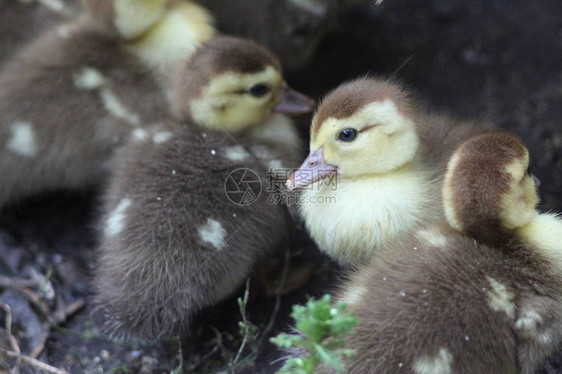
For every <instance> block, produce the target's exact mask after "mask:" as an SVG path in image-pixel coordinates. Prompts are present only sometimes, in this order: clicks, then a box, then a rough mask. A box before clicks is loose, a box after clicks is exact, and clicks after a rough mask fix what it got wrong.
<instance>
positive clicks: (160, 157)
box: [95, 116, 296, 337]
mask: <svg viewBox="0 0 562 374" xmlns="http://www.w3.org/2000/svg"><path fill="white" fill-rule="evenodd" d="M273 118H276V116H274V117H273ZM274 125H275V126H276V127H277V126H278V125H279V123H275V124H274ZM143 139H144V140H138V139H136V140H133V142H132V143H131V144H130V145H129V146H128V147H127V148H126V149H124V150H122V151H121V152H120V153H119V156H118V157H117V158H116V162H117V165H116V168H115V177H114V178H113V179H112V182H111V184H110V186H109V189H108V192H107V193H106V202H105V205H104V211H105V215H104V219H103V221H102V224H103V227H102V230H103V240H102V243H101V246H100V250H101V257H100V261H99V264H98V266H97V271H96V276H95V285H96V290H97V302H98V304H99V305H100V306H101V308H102V309H103V310H104V312H105V314H106V315H107V318H108V327H109V328H110V330H111V331H112V332H114V333H115V334H122V335H126V336H127V335H133V336H141V337H161V336H169V335H175V334H178V333H181V332H185V331H186V329H187V328H188V326H189V323H190V321H191V320H192V318H193V316H194V314H195V313H197V312H199V311H201V310H202V309H203V308H205V307H208V306H211V305H213V304H215V303H217V302H218V301H220V300H222V299H224V298H225V297H227V296H229V295H230V294H231V293H232V292H234V291H235V290H236V288H237V287H238V286H240V284H241V283H243V281H244V279H246V277H247V276H248V275H249V274H250V271H251V268H252V266H253V265H254V264H255V263H256V262H257V261H258V260H259V259H262V258H263V257H264V256H265V255H267V254H269V253H272V252H273V251H274V250H275V249H277V248H278V247H279V246H280V245H282V244H283V243H284V241H286V240H288V232H289V225H288V220H287V218H288V217H287V215H286V214H287V213H286V210H285V208H284V207H283V206H281V205H275V204H269V203H268V202H267V198H268V196H269V194H268V192H267V183H266V171H267V170H268V166H267V163H268V162H269V161H268V160H269V158H271V157H273V158H276V159H283V157H286V156H285V155H284V152H285V151H284V150H285V149H286V147H285V146H282V145H280V144H279V143H277V144H278V145H279V148H278V150H276V149H275V148H273V147H271V146H270V144H268V143H267V142H264V141H263V140H260V139H259V136H253V135H252V136H250V135H248V137H246V138H245V137H238V138H237V139H238V141H237V142H233V141H232V140H231V139H230V138H229V137H226V136H225V135H224V134H223V133H221V132H213V131H206V130H202V129H200V128H197V127H195V126H192V125H187V126H184V127H182V128H180V129H178V130H175V131H174V132H171V131H170V132H167V131H166V130H163V129H160V130H159V132H147V134H146V136H145V137H143ZM157 139H158V140H159V141H156V140H157ZM259 147H262V148H261V150H260V148H259ZM253 150H255V152H256V153H254V151H253ZM259 152H261V154H259V155H258V154H257V153H259ZM260 157H265V158H264V159H263V163H262V160H260ZM294 161H296V160H294ZM239 168H248V169H251V170H253V171H255V172H256V173H257V175H259V178H260V179H261V183H262V186H261V188H262V192H261V195H260V196H259V198H258V199H257V201H255V202H253V203H252V204H249V205H237V204H234V203H233V202H232V201H230V200H229V199H228V197H227V195H226V193H225V181H226V180H227V177H228V175H229V174H230V173H231V172H233V171H234V170H236V169H239ZM237 176H238V177H240V175H238V174H237ZM252 176H253V174H248V175H247V178H246V179H248V178H250V177H252ZM250 179H251V178H250ZM227 184H228V185H227V186H226V187H228V188H234V186H233V185H232V183H230V182H228V183H227Z"/></svg>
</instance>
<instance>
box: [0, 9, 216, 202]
mask: <svg viewBox="0 0 562 374" xmlns="http://www.w3.org/2000/svg"><path fill="white" fill-rule="evenodd" d="M109 3H110V2H108V1H104V2H97V1H93V0H92V1H86V5H88V4H96V6H98V7H99V6H101V5H103V4H109ZM111 3H112V4H114V5H115V12H114V16H115V24H116V27H117V26H119V27H118V28H119V29H120V30H121V29H122V31H121V32H122V34H123V35H125V36H127V37H129V36H130V37H133V34H134V33H133V30H134V31H136V32H141V31H139V30H144V29H146V28H148V27H149V29H148V30H144V33H143V34H142V35H141V36H139V37H137V38H136V39H135V40H134V41H132V42H126V41H124V39H123V38H122V37H120V36H116V35H114V33H112V32H110V31H108V30H106V28H104V27H102V25H103V24H102V23H101V22H100V21H98V20H97V19H96V17H97V18H99V17H100V16H99V14H97V13H96V14H95V17H94V16H92V14H90V13H88V12H86V13H85V14H83V15H82V16H81V17H80V18H79V19H77V20H76V21H73V22H72V23H70V24H65V25H62V26H60V27H58V28H57V29H56V30H53V31H52V32H50V33H47V34H45V35H43V36H42V37H40V38H38V39H37V40H35V41H34V42H32V43H31V44H30V45H29V46H27V47H25V48H24V49H23V50H22V51H21V52H20V53H19V54H17V55H16V56H15V57H14V58H13V59H12V60H11V61H10V62H9V63H7V64H6V66H5V67H4V69H3V71H2V73H1V74H0V158H1V159H2V162H0V174H1V175H2V176H3V177H2V180H1V181H0V207H1V206H2V205H4V204H5V203H7V202H11V201H16V200H19V199H20V198H22V197H25V196H28V195H31V194H36V193H39V192H43V191H46V190H54V189H61V188H83V187H85V186H88V185H97V184H99V183H100V182H101V181H103V180H104V178H105V177H106V176H107V171H108V161H109V159H110V156H111V155H112V154H113V151H114V150H115V149H116V148H117V147H119V146H121V145H122V144H123V141H124V139H125V138H126V137H127V136H128V134H130V133H131V132H133V131H135V130H137V129H139V128H141V127H143V126H148V125H152V124H154V123H155V122H157V121H158V120H160V119H161V118H162V117H164V116H167V115H168V114H169V111H170V105H169V101H168V98H167V91H168V88H167V87H168V82H167V81H166V80H165V79H161V76H162V75H161V74H162V72H161V70H160V69H161V68H164V69H168V68H170V69H171V68H172V66H180V64H179V62H180V61H185V59H186V58H187V57H188V56H189V54H190V53H191V52H192V51H193V50H194V48H195V46H197V45H199V44H201V43H202V42H204V41H206V40H208V39H210V38H212V37H213V35H214V29H213V28H212V26H211V25H210V24H209V23H208V22H206V21H202V20H201V18H206V17H207V18H208V15H207V13H206V12H205V11H204V10H202V9H201V8H198V7H196V6H195V5H193V4H190V3H184V2H180V3H177V4H176V3H173V4H175V5H174V6H173V7H172V6H171V5H170V9H168V8H166V9H167V10H166V12H165V13H164V15H161V16H160V18H158V20H155V19H154V17H153V16H152V13H151V12H150V11H151V10H153V8H154V7H155V6H156V5H158V6H160V8H162V7H164V5H166V4H165V3H167V2H164V1H154V0H142V1H136V2H135V8H134V9H130V6H129V5H130V1H125V0H123V1H120V0H115V1H114V2H111ZM127 4H129V5H127ZM166 6H168V5H166ZM145 8H146V9H145ZM156 13H158V14H161V13H162V12H156ZM100 14H101V12H100ZM148 15H150V17H148ZM129 16H130V18H131V19H127V17H129ZM137 16H138V18H139V19H140V20H141V21H145V22H144V24H143V25H144V26H143V27H140V26H139V25H140V24H141V22H140V21H139V22H137V23H135V22H136V17H137ZM192 24H195V25H198V26H197V27H196V28H195V29H194V28H193V27H192ZM203 24H205V25H206V28H204V27H203V26H202V25H203ZM182 25H183V26H184V27H183V28H182V27H181V26H182ZM195 31H199V32H195ZM157 40H158V43H156V41H157ZM172 50H173V51H174V52H172ZM149 51H152V52H153V53H154V55H153V57H152V58H149Z"/></svg>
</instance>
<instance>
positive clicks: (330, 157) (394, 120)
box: [287, 78, 419, 189]
mask: <svg viewBox="0 0 562 374" xmlns="http://www.w3.org/2000/svg"><path fill="white" fill-rule="evenodd" d="M416 122H417V110H416V107H415V105H414V103H413V100H412V99H411V98H410V95H409V93H408V92H407V91H406V90H404V89H403V88H402V87H401V86H400V85H398V84H396V83H393V82H391V81H388V80H383V79H375V78H362V79H358V80H355V81H351V82H349V83H346V84H344V85H341V86H340V87H338V88H337V89H336V90H335V91H333V92H332V93H330V94H329V95H328V96H327V97H326V98H325V99H324V100H323V102H322V103H321V105H320V106H319V108H318V110H317V112H316V114H315V116H314V118H313V120H312V127H311V130H310V132H311V141H310V151H311V152H310V154H309V156H308V157H307V159H306V160H305V161H304V163H303V164H302V166H301V167H300V169H299V170H298V171H296V172H295V173H293V175H292V176H291V178H290V179H289V181H288V182H287V186H288V187H289V188H290V189H299V188H303V187H305V186H307V185H309V184H311V183H314V182H316V181H318V180H320V179H323V178H327V177H329V176H332V175H334V174H337V175H338V179H342V178H361V177H370V176H376V175H382V174H388V173H391V172H393V171H395V170H398V169H400V168H402V167H404V166H405V165H407V164H409V163H410V162H411V161H412V160H413V159H414V157H415V155H416V152H417V150H418V147H419V136H418V133H417V126H416Z"/></svg>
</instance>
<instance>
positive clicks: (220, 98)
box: [172, 37, 314, 133]
mask: <svg viewBox="0 0 562 374" xmlns="http://www.w3.org/2000/svg"><path fill="white" fill-rule="evenodd" d="M176 78H177V79H176V82H175V83H176V84H175V87H174V90H173V94H172V103H173V107H174V112H175V114H176V115H177V116H178V118H179V119H188V118H190V119H192V120H193V121H194V122H195V123H197V124H198V125H199V126H201V127H204V128H208V129H211V130H221V129H222V130H228V131H232V132H234V133H235V132H238V131H242V130H245V129H247V128H250V127H252V126H254V125H256V124H258V123H261V122H263V121H264V120H265V119H267V118H268V117H269V116H270V115H271V114H272V112H278V113H288V114H299V113H307V112H310V111H312V109H313V106H314V101H313V100H312V99H310V98H308V97H306V96H305V95H303V94H300V93H298V92H296V91H294V90H292V89H290V88H289V87H288V85H287V83H286V82H285V80H284V79H283V75H282V70H281V64H280V63H279V60H278V59H277V58H276V57H275V56H274V55H273V54H272V53H271V52H270V51H269V50H267V49H266V48H264V47H262V46H260V45H258V44H256V43H254V42H252V41H249V40H244V39H239V38H233V37H218V38H215V39H213V40H211V41H209V42H207V43H205V44H204V45H203V46H201V47H200V48H199V49H198V50H197V51H196V52H195V54H194V55H193V56H192V57H191V58H190V59H189V61H187V63H186V64H185V65H184V66H183V67H182V68H181V69H180V70H179V72H178V75H177V76H176Z"/></svg>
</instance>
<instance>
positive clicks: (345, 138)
mask: <svg viewBox="0 0 562 374" xmlns="http://www.w3.org/2000/svg"><path fill="white" fill-rule="evenodd" d="M356 137H357V130H355V129H351V128H350V129H344V130H342V132H340V134H339V135H338V140H341V141H342V142H352V141H354V140H355V138H356Z"/></svg>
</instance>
